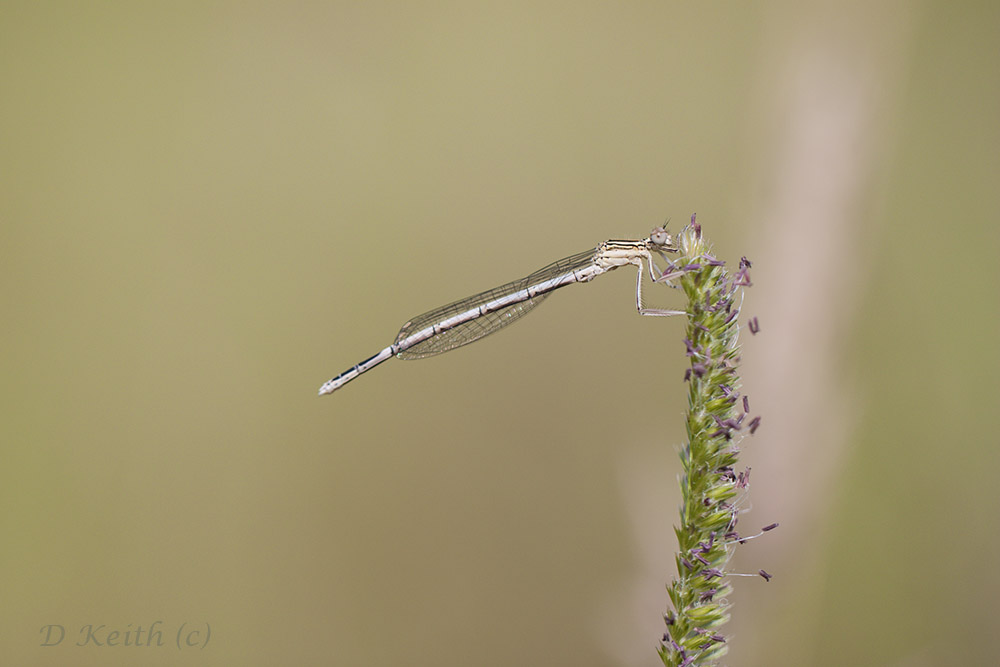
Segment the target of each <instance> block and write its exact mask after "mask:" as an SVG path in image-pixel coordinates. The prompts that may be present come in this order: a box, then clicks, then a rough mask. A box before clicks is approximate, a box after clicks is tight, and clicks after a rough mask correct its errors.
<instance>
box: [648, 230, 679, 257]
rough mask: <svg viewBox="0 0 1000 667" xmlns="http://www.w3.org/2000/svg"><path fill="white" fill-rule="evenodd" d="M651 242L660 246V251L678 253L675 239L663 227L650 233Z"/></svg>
mask: <svg viewBox="0 0 1000 667" xmlns="http://www.w3.org/2000/svg"><path fill="white" fill-rule="evenodd" d="M649 240H650V241H651V242H652V243H653V245H656V246H659V248H660V250H667V251H670V252H677V244H676V243H675V242H674V237H673V236H671V235H670V233H669V232H667V230H666V229H665V228H663V227H657V228H656V229H654V230H653V231H651V232H650V233H649Z"/></svg>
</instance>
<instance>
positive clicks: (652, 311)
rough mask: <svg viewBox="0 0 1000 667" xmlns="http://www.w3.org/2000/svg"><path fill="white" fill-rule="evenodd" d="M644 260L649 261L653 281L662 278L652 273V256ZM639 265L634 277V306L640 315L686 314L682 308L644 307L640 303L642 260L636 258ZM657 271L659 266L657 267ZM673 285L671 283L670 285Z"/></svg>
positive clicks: (665, 315) (669, 315) (661, 279)
mask: <svg viewBox="0 0 1000 667" xmlns="http://www.w3.org/2000/svg"><path fill="white" fill-rule="evenodd" d="M646 261H648V262H649V275H650V277H651V278H652V279H653V282H654V283H656V282H661V281H663V280H664V278H663V277H660V278H659V279H657V277H656V276H655V275H654V274H653V267H654V264H653V258H652V256H650V257H647V258H646ZM637 262H638V265H639V271H638V273H637V274H636V277H635V307H636V309H637V310H638V311H639V314H640V315H648V316H652V317H671V316H673V315H687V312H685V311H683V310H664V309H662V308H646V307H645V306H644V305H642V260H641V259H640V260H637ZM657 271H659V268H657ZM671 287H673V285H671Z"/></svg>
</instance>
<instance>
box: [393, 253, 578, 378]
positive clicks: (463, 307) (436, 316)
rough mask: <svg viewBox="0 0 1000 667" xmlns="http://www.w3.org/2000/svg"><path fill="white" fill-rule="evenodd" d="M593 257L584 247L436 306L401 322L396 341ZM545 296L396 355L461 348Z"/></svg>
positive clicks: (422, 354)
mask: <svg viewBox="0 0 1000 667" xmlns="http://www.w3.org/2000/svg"><path fill="white" fill-rule="evenodd" d="M593 258H594V250H586V251H584V252H580V253H577V254H575V255H570V256H569V257H566V258H563V259H560V260H559V261H558V262H553V263H551V264H549V265H548V266H546V267H544V268H541V269H539V270H538V271H535V272H534V273H532V274H531V275H529V276H526V277H524V278H521V279H520V280H515V281H514V282H510V283H507V284H506V285H501V286H499V287H494V288H493V289H491V290H486V291H485V292H480V293H479V294H476V295H473V296H470V297H466V298H464V299H460V300H458V301H455V302H454V303H449V304H448V305H446V306H441V307H440V308H435V309H434V310H431V311H428V312H426V313H424V314H423V315H419V316H418V317H414V318H413V319H412V320H410V321H409V322H407V323H406V324H404V325H403V328H402V329H400V330H399V334H398V335H397V336H396V343H399V342H400V341H401V340H403V339H405V338H407V337H409V336H411V335H413V334H415V333H417V332H418V331H421V330H423V329H426V328H427V327H429V326H432V325H434V324H437V323H438V322H442V321H444V320H446V319H448V318H449V317H452V316H453V315H457V314H458V313H464V312H465V311H467V310H470V309H472V308H475V307H477V306H481V305H482V304H484V303H489V302H490V301H493V300H495V299H499V298H501V297H504V296H507V295H508V294H513V293H514V292H518V291H520V290H523V289H525V288H527V287H528V286H529V285H536V284H538V283H541V282H544V281H546V280H550V279H552V278H556V277H558V276H561V275H563V274H565V273H569V272H570V271H574V270H576V269H579V268H582V267H585V266H587V265H588V264H590V262H591V261H592V260H593ZM567 284H570V283H567ZM548 295H549V292H546V293H545V294H539V295H538V296H535V297H532V298H531V299H528V300H526V301H521V302H520V303H515V304H513V305H510V306H508V307H506V308H502V309H500V310H495V311H493V312H491V313H487V314H485V315H483V316H482V317H477V318H476V319H474V320H469V321H468V322H463V323H462V324H459V325H458V326H456V327H453V328H451V329H448V330H447V331H442V332H441V333H439V334H438V335H436V336H431V337H430V338H428V339H427V340H425V341H421V342H420V343H417V344H416V345H414V346H413V347H410V348H408V349H406V350H403V351H402V352H400V353H399V354H398V355H397V356H398V357H399V358H400V359H423V358H424V357H430V356H433V355H435V354H441V353H442V352H447V351H449V350H454V349H455V348H456V347H462V346H463V345H468V344H469V343H473V342H475V341H477V340H479V339H480V338H483V337H485V336H489V335H490V334H491V333H493V332H495V331H499V330H500V329H503V328H504V327H505V326H507V325H508V324H511V323H512V322H516V321H517V320H518V319H520V318H522V317H524V316H525V315H527V314H528V312H530V311H531V310H532V309H533V308H534V307H535V306H537V305H538V304H540V303H541V302H542V301H544V300H545V297H547V296H548Z"/></svg>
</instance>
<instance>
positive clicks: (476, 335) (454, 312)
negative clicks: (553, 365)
mask: <svg viewBox="0 0 1000 667" xmlns="http://www.w3.org/2000/svg"><path fill="white" fill-rule="evenodd" d="M677 251H678V247H677V245H676V242H675V240H674V238H673V237H672V236H671V235H670V234H668V233H667V231H666V230H665V229H664V228H662V227H657V228H656V229H654V230H653V231H652V232H651V233H650V235H649V238H645V239H642V240H640V241H627V240H626V241H619V240H611V241H605V242H604V243H602V244H600V245H599V246H597V247H596V248H594V249H592V250H587V251H584V252H581V253H577V254H575V255H570V256H569V257H566V258H564V259H560V260H559V261H558V262H553V263H552V264H549V265H548V266H546V267H544V268H542V269H539V270H538V271H535V272H534V273H532V274H531V275H529V276H527V277H525V278H522V279H521V280H515V281H514V282H510V283H507V284H506V285H501V286H500V287H494V288H493V289H491V290H487V291H485V292H481V293H480V294H476V295H474V296H470V297H466V298H464V299H460V300H459V301H455V302H454V303H449V304H448V305H446V306H441V307H440V308H435V309H434V310H432V311H429V312H427V313H424V314H423V315H420V316H419V317H415V318H413V319H412V320H410V321H409V322H407V323H406V324H404V325H403V328H402V329H400V330H399V334H398V335H397V336H396V340H395V342H393V344H392V345H390V346H389V347H387V348H385V349H384V350H382V351H381V352H379V353H378V354H376V355H375V356H373V357H371V358H369V359H366V360H364V361H362V362H361V363H359V364H356V365H355V366H352V367H351V368H350V369H348V370H346V371H344V372H343V373H341V374H340V375H338V376H337V377H335V378H333V379H332V380H329V381H328V382H326V383H324V384H323V386H322V387H320V388H319V394H320V396H322V395H323V394H330V393H333V392H334V391H336V390H337V389H340V388H341V387H343V386H344V385H345V384H347V383H348V382H350V381H351V380H353V379H354V378H356V377H358V376H359V375H361V374H362V373H364V372H365V371H368V370H371V369H372V368H375V367H376V366H378V365H379V364H381V363H382V362H383V361H385V360H386V359H389V358H390V357H399V358H400V359H423V358H424V357H429V356H432V355H435V354H440V353H442V352H447V351H449V350H454V349H455V348H456V347H461V346H463V345H468V344H469V343H472V342H475V341H477V340H479V339H480V338H483V337H484V336H488V335H489V334H491V333H493V332H494V331H499V330H500V329H502V328H504V327H505V326H507V325H508V324H510V323H512V322H514V321H516V320H518V319H519V318H521V317H523V316H524V315H526V314H527V313H528V311H530V310H531V309H532V308H534V307H535V306H537V305H538V304H539V303H541V302H542V301H543V300H544V299H545V297H547V296H548V295H549V294H550V293H551V292H553V291H555V290H557V289H559V288H560V287H565V286H566V285H572V284H573V283H585V282H590V281H591V280H593V279H594V278H595V277H597V276H599V275H601V274H602V273H607V272H608V271H613V270H614V269H617V268H618V267H620V266H626V265H633V266H636V267H638V269H639V271H638V275H637V277H636V284H635V304H636V308H638V310H639V313H640V314H642V315H659V316H665V315H683V314H684V311H680V310H660V309H656V308H646V307H645V306H643V304H642V272H643V262H645V264H646V267H647V268H648V271H649V276H650V278H651V279H652V280H653V282H660V281H663V280H666V279H668V278H670V277H671V275H672V274H666V273H663V272H661V271H660V270H659V268H658V267H657V266H656V264H655V263H654V262H653V254H654V253H655V254H657V255H659V256H660V257H661V258H662V259H664V260H665V261H667V262H668V263H669V259H667V257H666V255H665V254H664V253H666V252H677Z"/></svg>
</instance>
